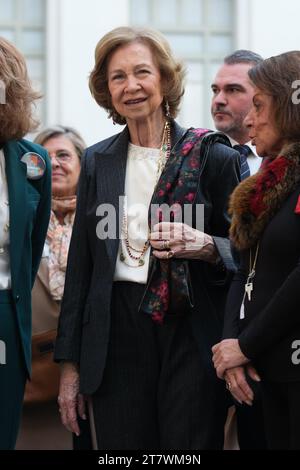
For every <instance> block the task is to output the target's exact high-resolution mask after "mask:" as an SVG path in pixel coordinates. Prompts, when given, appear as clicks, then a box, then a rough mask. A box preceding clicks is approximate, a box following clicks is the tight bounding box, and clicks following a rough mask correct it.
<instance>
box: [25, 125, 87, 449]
mask: <svg viewBox="0 0 300 470" xmlns="http://www.w3.org/2000/svg"><path fill="white" fill-rule="evenodd" d="M35 142H36V143H39V144H40V145H42V146H43V147H45V148H46V149H47V151H48V154H49V156H50V159H51V164H52V210H51V216H50V224H49V228H48V233H47V238H46V243H45V246H44V252H43V257H42V261H41V264H40V268H39V271H38V274H37V279H36V282H35V285H34V288H33V291H32V309H33V310H32V313H33V315H32V333H33V343H32V350H33V362H32V366H33V372H32V380H31V382H28V383H27V386H26V390H25V406H24V411H23V419H22V428H21V433H20V436H19V440H18V442H17V449H71V448H72V436H71V434H70V433H68V432H67V431H66V430H65V429H64V428H63V426H62V425H61V423H60V417H59V413H58V410H57V405H56V399H57V395H58V380H59V366H58V365H57V364H55V363H54V362H53V360H52V359H53V346H54V340H55V337H56V328H57V320H58V316H59V311H60V303H61V298H62V294H63V290H64V283H65V271H66V264H67V256H68V249H69V243H70V238H71V232H72V227H73V221H74V216H75V209H76V189H77V182H78V178H79V174H80V159H81V155H82V153H83V150H84V148H85V142H84V141H83V139H82V137H81V136H80V134H79V133H78V132H77V131H76V130H75V129H72V128H70V127H64V126H56V127H50V128H47V129H45V130H43V131H42V132H41V133H40V134H38V135H37V137H36V138H35ZM45 355H47V356H48V360H47V362H46V359H45Z"/></svg>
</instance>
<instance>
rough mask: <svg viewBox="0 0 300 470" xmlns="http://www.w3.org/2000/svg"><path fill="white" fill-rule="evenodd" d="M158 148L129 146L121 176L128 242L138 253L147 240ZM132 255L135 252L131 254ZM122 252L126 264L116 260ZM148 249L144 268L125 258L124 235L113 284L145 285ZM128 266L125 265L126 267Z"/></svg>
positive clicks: (158, 155) (135, 261)
mask: <svg viewBox="0 0 300 470" xmlns="http://www.w3.org/2000/svg"><path fill="white" fill-rule="evenodd" d="M159 157H160V149H155V148H147V147H139V146H137V145H133V144H131V143H129V146H128V158H127V166H126V177H125V196H126V198H125V201H126V204H127V210H126V211H125V212H126V214H127V226H128V234H129V243H130V245H131V246H133V247H134V248H137V249H138V250H142V249H143V246H144V244H145V241H146V240H148V237H149V233H148V210H149V205H150V202H151V198H152V194H153V191H154V188H155V185H156V182H157V179H158V177H159V175H158V170H157V168H158V161H159ZM131 252H132V254H133V255H134V256H139V253H137V252H135V251H132V250H131ZM121 253H123V255H124V256H125V261H126V263H124V262H122V261H121V260H120V255H121ZM149 256H150V248H149V247H148V249H147V251H146V253H145V255H144V256H143V258H142V259H143V260H144V262H145V263H144V265H143V266H139V264H138V261H137V260H134V259H131V258H130V256H129V255H128V252H127V249H126V244H125V240H124V235H122V238H121V240H120V244H119V251H118V257H117V262H116V267H115V275H114V281H131V282H137V283H140V284H146V282H147V276H148V268H149ZM128 265H129V266H128Z"/></svg>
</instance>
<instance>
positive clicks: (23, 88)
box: [0, 37, 41, 143]
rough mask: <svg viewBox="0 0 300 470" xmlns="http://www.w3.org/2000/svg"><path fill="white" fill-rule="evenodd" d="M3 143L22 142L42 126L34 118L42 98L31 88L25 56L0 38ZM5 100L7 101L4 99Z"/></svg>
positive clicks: (0, 133)
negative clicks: (35, 105) (36, 107)
mask: <svg viewBox="0 0 300 470" xmlns="http://www.w3.org/2000/svg"><path fill="white" fill-rule="evenodd" d="M0 82H1V86H2V87H3V89H2V95H3V96H2V100H1V102H0V142H2V143H4V142H6V141H7V140H12V139H21V138H22V137H24V135H25V134H27V132H29V131H33V130H34V129H36V128H37V126H38V121H36V120H35V119H34V118H33V114H32V113H33V109H32V108H33V103H34V101H35V100H36V99H38V98H40V97H41V96H40V95H39V94H38V93H36V92H35V91H34V90H33V89H32V86H31V83H30V80H29V78H28V74H27V67H26V63H25V60H24V57H23V56H22V54H21V53H20V52H19V51H18V49H16V48H15V46H13V44H11V43H10V42H9V41H7V40H6V39H4V38H2V37H0ZM3 98H4V99H3Z"/></svg>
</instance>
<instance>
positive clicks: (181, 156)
mask: <svg viewBox="0 0 300 470" xmlns="http://www.w3.org/2000/svg"><path fill="white" fill-rule="evenodd" d="M207 133H210V135H211V136H214V137H216V136H217V139H216V138H212V139H211V141H209V140H207V143H210V142H212V141H216V140H219V141H221V142H223V143H224V142H225V143H226V144H227V145H228V141H227V140H226V137H225V136H223V135H222V134H220V133H211V131H209V130H208V129H189V130H188V131H187V133H186V134H185V136H184V143H183V144H182V142H181V143H180V142H179V144H180V147H179V150H178V151H176V149H175V152H174V154H171V156H170V158H169V161H168V162H167V164H166V166H165V169H164V171H163V173H162V175H161V177H160V179H159V182H158V184H157V187H156V189H155V192H154V194H153V197H152V201H151V205H150V207H151V206H152V207H153V205H154V204H155V205H156V207H157V206H158V205H159V206H161V205H162V204H167V205H168V206H169V207H170V206H173V205H175V210H176V205H177V207H181V208H182V212H183V208H184V205H185V204H193V203H194V201H195V198H196V194H197V189H198V185H199V181H200V176H201V172H202V169H203V167H204V165H205V159H206V156H207V152H206V151H205V148H206V149H207V148H208V147H209V145H207V146H205V148H204V146H203V147H202V146H201V145H202V138H203V137H204V136H205V135H206V134H207ZM207 137H209V136H207ZM158 211H159V213H158V214H156V215H157V217H156V222H154V223H157V221H159V222H164V221H165V219H164V214H163V212H162V211H160V209H158ZM151 212H152V211H151V210H150V211H149V226H150V227H151V226H153V225H154V223H153V214H151ZM168 215H169V214H168ZM151 216H152V223H151ZM168 221H170V220H168ZM171 222H172V220H171ZM151 264H152V267H150V270H149V272H150V274H149V277H148V284H147V289H146V291H145V294H144V297H143V299H142V302H141V305H140V310H141V311H143V312H145V313H147V314H150V315H151V316H152V319H153V320H154V321H155V322H157V323H162V322H163V320H164V317H165V315H166V314H178V313H179V314H184V313H185V311H186V309H187V308H190V307H191V306H193V299H192V291H191V285H190V279H189V268H188V262H187V260H182V259H176V258H171V259H168V260H158V259H153V257H152V262H151Z"/></svg>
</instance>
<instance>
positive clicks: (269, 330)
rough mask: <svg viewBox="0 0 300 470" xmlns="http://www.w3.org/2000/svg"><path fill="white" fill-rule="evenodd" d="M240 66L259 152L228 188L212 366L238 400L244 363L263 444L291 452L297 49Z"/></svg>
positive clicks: (299, 170) (294, 424)
mask: <svg viewBox="0 0 300 470" xmlns="http://www.w3.org/2000/svg"><path fill="white" fill-rule="evenodd" d="M248 73H249V76H250V79H251V80H252V82H253V84H254V86H255V93H254V97H253V108H252V110H251V111H250V113H249V114H248V116H247V117H246V121H245V122H246V124H247V126H248V127H249V135H250V137H251V138H252V141H253V144H255V145H256V148H257V153H258V155H261V156H263V157H268V158H267V159H266V160H265V161H264V163H263V165H262V167H261V169H260V171H259V172H258V173H257V174H256V175H255V176H252V177H250V178H248V179H247V180H246V181H245V182H243V183H241V185H240V186H239V187H238V188H237V189H236V191H235V192H234V194H233V196H232V201H231V211H232V213H233V220H232V227H231V238H232V241H233V244H234V245H235V247H236V248H237V249H238V250H240V252H241V268H240V270H239V272H238V273H237V275H236V277H235V279H234V282H233V284H232V288H231V290H230V294H229V299H228V305H227V312H226V320H225V328H224V338H225V339H224V340H223V341H222V342H221V343H219V344H217V345H215V346H214V348H213V351H214V364H215V367H216V370H217V374H218V376H219V377H224V378H225V380H226V381H227V387H228V388H229V389H230V391H231V393H232V394H233V396H234V397H235V398H236V399H237V400H238V401H239V402H240V403H243V402H246V403H248V404H249V405H251V402H252V400H253V393H252V390H251V388H250V387H249V385H248V383H247V381H246V378H245V371H246V372H250V376H252V378H254V379H255V380H261V389H262V394H263V408H264V416H265V424H266V433H267V440H268V446H269V448H270V449H298V450H300V431H299V419H300V405H299V396H300V365H299V362H300V361H299V344H300V341H299V340H300V316H299V305H300V289H299V286H300V107H299V90H298V89H297V86H298V87H299V77H300V51H293V52H288V53H285V54H281V55H279V56H276V57H271V58H269V59H267V60H265V61H264V62H262V63H261V64H259V65H257V66H256V67H254V68H252V69H251V70H250V71H249V72H248ZM245 406H247V405H245Z"/></svg>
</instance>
